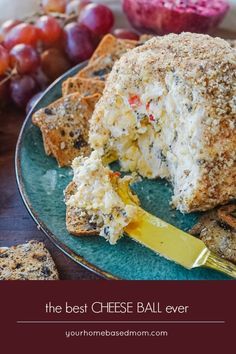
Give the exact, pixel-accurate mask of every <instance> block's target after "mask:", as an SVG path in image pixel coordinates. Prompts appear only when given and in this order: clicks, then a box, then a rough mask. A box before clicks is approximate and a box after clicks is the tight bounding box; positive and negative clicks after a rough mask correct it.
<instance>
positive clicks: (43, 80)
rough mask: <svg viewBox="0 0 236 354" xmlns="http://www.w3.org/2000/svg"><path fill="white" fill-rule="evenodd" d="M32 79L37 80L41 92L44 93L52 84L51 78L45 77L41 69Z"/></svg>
mask: <svg viewBox="0 0 236 354" xmlns="http://www.w3.org/2000/svg"><path fill="white" fill-rule="evenodd" d="M32 77H33V78H34V79H35V81H36V82H37V84H38V86H39V88H40V90H42V91H43V90H45V89H46V88H47V87H48V85H49V84H50V80H49V78H48V77H47V76H46V75H45V73H44V72H43V70H42V68H41V67H40V68H39V69H38V70H37V71H36V72H35V73H33V74H32Z"/></svg>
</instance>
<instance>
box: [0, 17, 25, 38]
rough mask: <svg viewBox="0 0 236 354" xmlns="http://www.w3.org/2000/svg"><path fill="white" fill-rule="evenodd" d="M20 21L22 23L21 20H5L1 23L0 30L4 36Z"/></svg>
mask: <svg viewBox="0 0 236 354" xmlns="http://www.w3.org/2000/svg"><path fill="white" fill-rule="evenodd" d="M20 23H22V22H21V21H20V20H8V21H5V22H3V24H2V25H1V30H0V32H1V34H2V35H3V37H4V36H5V35H6V34H7V33H8V32H9V31H10V30H12V28H14V27H16V26H17V25H19V24H20Z"/></svg>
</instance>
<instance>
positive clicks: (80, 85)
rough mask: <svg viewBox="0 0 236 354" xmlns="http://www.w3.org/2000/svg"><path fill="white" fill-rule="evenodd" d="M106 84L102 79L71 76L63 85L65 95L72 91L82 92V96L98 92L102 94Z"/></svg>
mask: <svg viewBox="0 0 236 354" xmlns="http://www.w3.org/2000/svg"><path fill="white" fill-rule="evenodd" d="M104 87H105V84H104V82H103V81H101V80H95V79H83V78H80V77H71V78H69V79H67V80H66V81H65V82H64V83H63V85H62V94H63V96H67V95H70V94H71V93H76V92H77V93H80V94H81V96H85V97H86V96H91V95H94V94H96V93H98V94H102V92H103V90H104Z"/></svg>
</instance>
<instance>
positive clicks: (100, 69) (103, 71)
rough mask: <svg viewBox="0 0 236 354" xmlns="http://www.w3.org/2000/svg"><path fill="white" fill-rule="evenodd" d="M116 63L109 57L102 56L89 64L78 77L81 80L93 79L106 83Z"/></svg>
mask: <svg viewBox="0 0 236 354" xmlns="http://www.w3.org/2000/svg"><path fill="white" fill-rule="evenodd" d="M113 65H114V61H113V60H112V58H110V57H109V56H101V57H99V58H97V59H96V60H94V61H93V62H92V63H90V64H88V65H87V66H86V67H85V68H83V69H82V70H81V71H80V72H79V73H78V75H77V77H79V78H87V79H88V78H92V79H97V80H101V81H106V79H107V76H108V74H109V73H110V72H111V70H112V67H113Z"/></svg>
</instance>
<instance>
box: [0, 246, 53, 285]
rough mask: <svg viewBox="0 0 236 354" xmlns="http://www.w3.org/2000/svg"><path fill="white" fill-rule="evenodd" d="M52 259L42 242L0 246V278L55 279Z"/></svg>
mask: <svg viewBox="0 0 236 354" xmlns="http://www.w3.org/2000/svg"><path fill="white" fill-rule="evenodd" d="M57 279H58V272H57V269H56V266H55V263H54V262H53V259H52V257H51V255H50V253H49V252H48V250H47V249H46V248H45V246H44V244H43V243H42V242H37V241H30V242H28V243H26V244H23V245H18V246H13V247H9V248H4V249H3V248H2V249H1V248H0V280H57Z"/></svg>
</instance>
